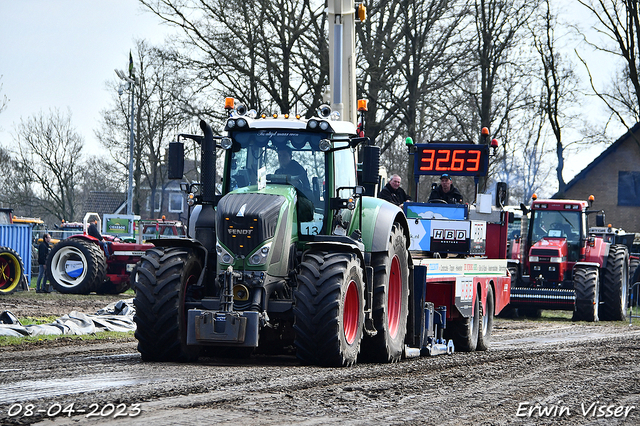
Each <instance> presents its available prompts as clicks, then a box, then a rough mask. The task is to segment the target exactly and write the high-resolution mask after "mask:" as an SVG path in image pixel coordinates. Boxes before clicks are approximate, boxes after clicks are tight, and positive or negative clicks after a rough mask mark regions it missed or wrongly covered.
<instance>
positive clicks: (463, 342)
mask: <svg viewBox="0 0 640 426" xmlns="http://www.w3.org/2000/svg"><path fill="white" fill-rule="evenodd" d="M479 329H480V294H476V301H475V303H474V309H473V315H472V316H471V317H469V318H459V319H456V320H453V321H451V323H449V325H448V327H447V330H449V332H448V333H447V336H448V337H449V338H450V339H452V340H453V344H454V345H455V348H456V351H459V352H473V351H475V350H476V348H477V346H478V332H479Z"/></svg>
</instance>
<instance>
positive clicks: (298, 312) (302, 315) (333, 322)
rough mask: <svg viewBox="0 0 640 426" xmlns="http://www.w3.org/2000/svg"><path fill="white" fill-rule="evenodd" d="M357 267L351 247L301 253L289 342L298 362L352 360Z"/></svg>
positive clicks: (359, 295) (358, 327)
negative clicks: (292, 339)
mask: <svg viewBox="0 0 640 426" xmlns="http://www.w3.org/2000/svg"><path fill="white" fill-rule="evenodd" d="M362 269H363V268H362V265H361V264H360V260H359V259H358V258H357V256H356V255H355V254H353V253H327V252H319V251H310V252H308V253H306V254H305V256H304V258H303V260H302V262H301V263H300V273H299V274H298V287H297V289H296V290H295V291H294V293H293V297H294V301H295V304H294V309H293V312H294V316H295V320H294V325H293V328H294V330H295V333H296V337H295V346H296V348H297V356H298V358H299V359H300V360H301V361H302V362H303V363H305V364H315V365H323V366H328V367H346V366H350V365H353V364H355V363H356V361H357V359H358V353H359V352H360V342H361V340H362V332H363V328H364V285H363V278H362Z"/></svg>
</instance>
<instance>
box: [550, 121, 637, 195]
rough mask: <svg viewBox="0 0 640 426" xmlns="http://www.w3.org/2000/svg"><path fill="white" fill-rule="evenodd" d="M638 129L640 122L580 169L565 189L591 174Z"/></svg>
mask: <svg viewBox="0 0 640 426" xmlns="http://www.w3.org/2000/svg"><path fill="white" fill-rule="evenodd" d="M638 131H640V122H638V123H636V124H635V125H634V126H633V127H632V128H631V129H629V130H628V131H627V132H625V134H623V135H622V136H620V137H619V138H618V140H616V141H615V142H614V143H612V144H611V145H609V147H608V148H607V149H605V150H604V151H602V152H601V153H600V155H598V156H597V157H596V158H595V159H594V160H593V161H592V162H591V163H589V164H588V165H587V167H585V168H584V169H582V170H581V171H580V173H578V174H577V175H575V176H574V177H573V179H571V180H570V181H569V182H567V185H566V186H565V188H564V190H565V191H567V190H568V189H569V188H571V187H572V186H573V185H575V184H576V183H578V182H579V181H580V180H582V179H584V178H585V177H586V176H587V175H588V174H589V172H591V170H593V169H594V168H595V167H596V166H597V165H598V164H600V162H601V161H602V160H604V159H605V158H607V156H608V155H609V154H611V153H612V152H614V151H615V150H616V149H618V147H619V146H620V145H622V144H623V143H624V142H626V141H627V139H629V138H630V137H631V134H632V133H637V132H638ZM557 196H558V194H557V193H556V194H554V195H553V196H552V197H551V198H556V197H557Z"/></svg>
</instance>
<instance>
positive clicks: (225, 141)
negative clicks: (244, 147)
mask: <svg viewBox="0 0 640 426" xmlns="http://www.w3.org/2000/svg"><path fill="white" fill-rule="evenodd" d="M232 145H233V140H232V139H231V138H229V137H226V136H225V137H224V138H222V139H221V140H220V146H221V147H222V149H224V150H227V149H229V148H231V146H232Z"/></svg>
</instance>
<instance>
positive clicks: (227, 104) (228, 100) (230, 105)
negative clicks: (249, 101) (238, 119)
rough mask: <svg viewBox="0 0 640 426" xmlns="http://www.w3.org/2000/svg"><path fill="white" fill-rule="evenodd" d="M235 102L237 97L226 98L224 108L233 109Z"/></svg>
mask: <svg viewBox="0 0 640 426" xmlns="http://www.w3.org/2000/svg"><path fill="white" fill-rule="evenodd" d="M234 103H235V99H233V98H224V109H233V104H234Z"/></svg>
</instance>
